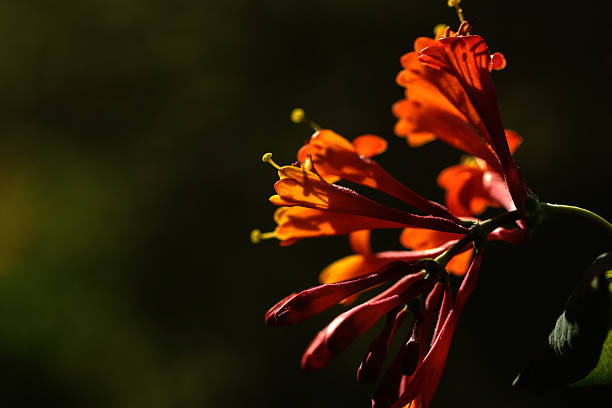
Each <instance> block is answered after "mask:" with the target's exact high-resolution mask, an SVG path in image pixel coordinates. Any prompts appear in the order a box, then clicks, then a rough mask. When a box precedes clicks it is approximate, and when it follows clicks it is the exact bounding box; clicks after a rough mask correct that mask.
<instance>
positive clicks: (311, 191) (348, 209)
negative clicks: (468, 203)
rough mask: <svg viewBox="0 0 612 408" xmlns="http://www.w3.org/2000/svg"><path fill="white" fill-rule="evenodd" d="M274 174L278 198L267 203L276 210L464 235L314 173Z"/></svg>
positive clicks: (448, 223) (286, 169) (449, 223)
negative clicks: (297, 209) (311, 211)
mask: <svg viewBox="0 0 612 408" xmlns="http://www.w3.org/2000/svg"><path fill="white" fill-rule="evenodd" d="M313 169H314V168H313ZM278 174H279V177H280V180H279V181H277V182H276V184H275V185H274V189H275V190H276V192H277V193H278V195H275V196H272V197H270V201H271V202H272V203H273V204H276V205H278V206H301V207H307V208H313V209H317V210H325V211H329V212H332V213H339V214H346V215H358V216H363V217H370V218H374V219H378V220H383V221H390V222H395V223H399V224H404V225H405V226H415V227H422V228H431V229H435V230H439V231H445V232H456V233H461V232H466V231H467V229H466V228H465V227H463V226H461V225H459V224H457V223H456V222H454V221H453V220H449V219H446V218H440V217H434V216H420V215H415V214H410V213H407V212H405V211H400V210H396V209H393V208H389V207H386V206H384V205H382V204H379V203H376V202H375V201H372V200H370V199H368V198H366V197H364V196H362V195H360V194H358V193H356V192H355V191H353V190H351V189H348V188H346V187H341V186H338V185H336V184H329V183H327V182H326V181H325V180H323V179H322V178H321V176H319V175H318V174H317V173H315V172H313V171H311V170H307V169H306V168H301V167H295V166H283V167H281V168H279V171H278ZM359 229H363V227H362V228H359Z"/></svg>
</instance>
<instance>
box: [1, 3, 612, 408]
mask: <svg viewBox="0 0 612 408" xmlns="http://www.w3.org/2000/svg"><path fill="white" fill-rule="evenodd" d="M445 3H446V2H445V1H444V0H438V1H419V2H416V1H407V0H403V1H385V2H380V1H374V0H364V1H361V2H355V1H345V0H338V1H310V2H304V1H302V2H293V1H270V0H259V1H247V0H233V1H231V2H213V1H208V0H204V1H181V0H177V1H173V2H170V1H153V0H148V1H144V0H130V1H119V0H89V1H64V2H48V1H17V0H6V1H3V2H1V3H0V112H1V113H0V115H1V116H0V117H1V120H0V127H1V131H0V220H1V222H0V225H2V227H3V229H2V233H1V234H0V368H1V370H0V401H2V405H3V406H19V407H30V406H31V407H38V406H41V405H43V404H44V405H45V406H58V407H98V406H99V407H234V406H235V407H238V406H246V405H249V406H262V407H286V406H294V407H312V406H320V407H337V406H343V407H344V406H369V399H368V396H369V395H370V394H371V393H372V391H373V387H372V386H367V387H363V386H357V385H356V380H355V371H356V368H357V366H358V364H359V361H360V360H361V357H362V355H363V353H364V352H365V349H366V348H367V344H368V341H367V340H368V338H369V337H370V336H371V333H369V334H368V335H366V336H365V339H362V340H360V341H359V342H357V344H355V345H354V346H352V347H351V348H350V349H349V350H347V352H345V353H344V354H343V355H341V356H339V357H338V358H337V359H336V360H335V361H334V362H332V363H331V364H330V366H329V367H328V368H326V369H324V370H322V371H320V372H315V373H304V372H302V371H300V369H299V359H300V356H301V353H302V351H303V349H304V347H305V346H306V344H307V343H308V342H309V340H310V339H311V337H312V336H314V334H315V333H316V331H317V330H319V329H320V328H321V327H323V325H324V324H325V323H326V322H327V321H328V320H329V319H330V318H331V317H332V316H334V315H335V314H337V313H338V312H339V311H341V310H342V308H341V307H338V308H336V309H334V310H333V311H331V312H330V313H328V314H325V315H324V316H322V317H318V318H314V319H312V320H311V321H308V322H305V323H304V324H301V325H299V326H297V327H291V328H282V329H276V328H270V327H267V326H265V325H264V322H263V316H264V313H265V311H266V310H267V308H268V307H270V306H271V305H273V304H274V303H276V301H277V300H279V299H281V298H282V297H284V296H285V295H287V294H288V293H290V292H291V291H294V290H298V289H301V288H305V287H308V286H311V285H313V284H314V283H315V282H316V278H317V275H318V273H319V271H320V270H321V269H322V268H323V267H324V266H325V265H327V264H328V263H329V262H331V261H333V260H335V259H337V258H339V257H341V256H344V255H347V254H348V253H349V247H348V244H347V242H346V239H345V238H342V237H340V238H329V239H325V240H311V241H305V242H300V243H298V244H296V245H294V246H292V247H289V248H279V247H278V246H277V245H276V244H275V243H273V242H264V243H262V244H260V245H259V246H254V245H252V244H251V243H250V242H249V231H250V230H251V229H252V228H255V227H260V228H262V229H263V230H270V229H272V228H273V227H274V224H273V221H272V218H271V216H272V212H273V209H274V208H273V206H272V205H271V204H269V203H268V202H267V197H268V196H269V195H270V194H272V192H273V189H272V183H273V182H274V181H275V180H276V175H275V172H274V171H273V170H272V169H271V168H270V167H269V166H267V165H264V164H263V163H261V161H260V157H261V154H262V153H264V152H266V151H273V152H274V154H275V158H276V159H277V160H278V161H279V162H280V163H289V162H292V161H293V160H294V157H295V156H294V155H295V152H296V150H297V148H298V147H299V146H300V145H301V144H302V143H303V141H304V140H306V139H307V138H308V137H309V136H310V132H309V130H308V129H307V128H305V127H302V126H296V125H293V124H291V123H290V122H289V112H290V110H291V109H292V108H293V107H295V106H301V107H303V108H304V109H305V110H306V111H307V113H308V114H309V115H310V116H311V117H312V118H313V119H314V120H315V121H317V122H318V123H320V124H322V125H324V126H325V127H330V128H332V129H335V130H336V131H338V132H339V133H341V134H343V135H345V136H347V137H348V138H353V137H355V136H357V135H359V134H363V133H376V134H379V135H381V136H384V137H386V138H387V139H388V140H389V142H390V149H389V151H388V152H387V153H385V154H384V155H383V156H381V158H380V162H381V163H382V164H383V165H384V166H385V167H386V168H387V169H388V170H389V171H390V172H391V173H392V174H394V175H396V176H397V177H398V178H399V179H401V180H403V181H405V182H406V183H407V184H408V185H409V186H411V187H413V188H414V189H415V190H416V191H418V192H421V193H422V194H424V195H426V196H428V197H431V198H435V199H437V200H441V199H442V197H443V192H442V191H441V190H440V189H439V188H438V187H437V186H436V184H435V177H436V175H437V173H438V172H439V171H440V170H441V169H442V168H443V167H445V166H448V165H451V164H454V163H456V162H457V160H458V159H459V157H460V153H458V152H457V151H454V150H452V149H451V148H449V147H447V146H444V145H442V144H440V143H434V144H430V145H427V146H425V147H422V148H420V149H411V148H409V147H408V146H407V145H406V144H405V142H404V141H403V140H400V139H398V138H396V137H395V136H394V135H393V133H392V128H393V124H394V118H393V116H392V115H391V113H390V108H391V105H392V103H393V102H395V101H396V100H398V99H400V98H401V97H402V95H403V93H402V91H403V90H402V89H401V88H400V87H399V86H397V85H396V84H395V82H394V80H395V76H396V74H397V72H399V70H400V65H399V58H400V56H401V55H402V54H403V53H405V52H408V51H410V50H411V49H412V44H413V40H414V39H415V38H416V37H417V36H419V35H428V36H430V35H431V33H432V28H433V27H434V26H435V25H436V24H438V23H449V24H453V25H456V24H457V21H456V16H455V15H454V12H453V10H452V9H449V8H447V7H446V4H445ZM463 3H464V4H463V6H464V11H465V14H466V16H467V17H472V16H475V15H477V16H479V19H478V21H477V23H476V24H475V31H476V32H477V33H479V34H482V35H483V36H485V37H486V39H487V42H488V44H489V46H490V48H491V49H492V50H495V51H498V50H499V51H502V52H503V53H504V54H505V55H506V57H507V59H508V67H507V68H506V70H505V71H502V72H499V73H495V81H496V85H497V87H498V93H499V96H500V104H501V107H502V116H503V118H504V121H505V124H506V127H509V128H512V129H515V130H517V131H519V133H520V134H521V135H522V136H523V137H524V138H525V142H524V144H523V146H522V147H521V148H520V150H519V152H518V153H517V160H518V161H519V164H520V165H521V167H522V169H523V172H524V174H525V177H526V179H527V183H528V184H529V186H530V187H531V188H532V189H533V190H534V191H535V192H536V193H537V194H539V195H540V197H541V198H543V199H544V200H546V201H549V202H562V203H570V204H576V205H582V206H585V207H587V208H589V209H592V210H594V211H596V212H598V213H599V214H601V215H603V216H606V217H608V218H609V217H611V216H612V211H611V206H610V205H611V202H612V196H611V195H610V184H609V176H610V172H611V170H612V164H611V162H610V159H609V157H610V147H611V146H612V142H611V141H610V106H611V105H610V92H611V91H612V89H611V84H612V35H611V33H610V26H611V23H612V6H610V3H609V2H607V1H599V2H591V1H581V2H579V3H575V4H573V5H572V6H571V7H560V6H559V3H558V2H534V1H513V2H491V1H484V0H480V1H477V0H469V1H464V2H463ZM380 238H381V239H382V238H383V236H381V237H380ZM384 238H385V240H387V242H382V244H377V245H380V247H381V248H392V247H396V246H397V243H396V242H395V241H393V239H394V238H393V236H391V235H384ZM603 238H604V237H603V235H602V234H601V233H600V232H599V231H597V230H595V229H593V228H592V227H590V226H588V225H585V224H583V223H581V222H580V221H579V220H567V221H566V223H564V224H551V225H545V226H544V227H542V228H541V230H540V231H539V232H538V233H537V234H536V235H535V236H534V237H533V239H532V240H531V242H530V243H529V245H527V246H524V247H520V248H512V247H510V246H509V245H503V244H500V245H491V247H490V248H489V250H488V252H489V253H488V254H487V256H486V257H485V261H484V266H483V270H482V273H481V280H480V284H479V288H478V290H477V291H476V293H475V294H474V295H473V297H472V299H471V300H470V302H469V303H468V306H467V308H466V310H465V313H464V316H463V317H462V322H461V324H460V326H459V329H458V331H457V334H456V338H455V342H454V344H453V347H452V349H451V353H450V356H449V362H448V365H447V368H446V371H445V375H444V377H443V380H442V383H441V385H440V388H439V391H438V394H437V396H436V399H435V401H434V406H437V407H444V406H454V407H456V406H468V407H489V406H491V404H493V403H494V404H495V406H499V407H511V406H512V407H514V406H517V405H519V406H525V407H527V406H529V407H541V406H553V405H554V406H559V407H564V406H567V407H569V406H575V405H576V404H581V405H582V406H595V405H597V404H598V400H599V399H600V398H603V397H605V396H608V397H609V396H610V388H605V387H604V388H594V389H582V390H581V389H573V390H567V391H563V392H559V393H555V394H550V395H545V396H540V397H533V396H531V395H528V394H523V393H517V392H514V391H513V390H512V389H511V387H510V384H511V382H512V380H513V378H514V377H515V375H516V374H517V373H518V372H519V370H520V369H521V368H523V367H524V366H525V364H526V363H527V361H528V360H529V358H530V353H531V351H532V350H533V349H534V348H535V347H536V346H537V345H538V344H539V343H540V342H541V341H543V339H544V338H545V336H546V334H547V332H548V330H549V329H550V327H551V325H552V324H553V323H554V320H555V319H556V316H557V315H558V314H559V313H560V311H561V310H562V306H563V303H564V301H565V299H566V298H567V296H568V295H569V293H570V292H571V289H572V287H573V286H574V285H575V283H576V281H577V279H578V277H579V276H580V274H581V273H582V271H583V270H584V269H586V267H587V266H588V265H589V263H590V262H591V260H592V258H593V257H594V256H595V255H597V254H599V253H601V252H604V251H605V250H607V249H608V248H606V244H605V243H604V241H603Z"/></svg>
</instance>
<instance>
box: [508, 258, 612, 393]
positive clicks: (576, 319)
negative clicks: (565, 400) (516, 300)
mask: <svg viewBox="0 0 612 408" xmlns="http://www.w3.org/2000/svg"><path fill="white" fill-rule="evenodd" d="M611 269H612V251H611V252H608V253H606V254H603V255H601V256H600V257H598V258H597V259H596V260H595V262H593V263H592V264H591V266H590V267H589V268H588V269H587V271H586V273H585V274H584V276H583V277H582V279H581V280H580V282H579V283H578V285H577V286H576V288H575V289H574V291H573V292H572V294H571V295H570V297H569V298H568V300H567V302H566V304H565V310H564V312H563V313H562V314H561V316H559V318H558V319H557V322H556V324H555V327H554V329H553V330H552V331H551V333H550V335H549V336H548V339H547V340H546V342H545V343H544V345H543V347H542V350H541V351H540V352H539V353H538V354H537V356H536V357H535V358H534V359H533V361H531V363H530V364H529V365H528V366H527V368H526V369H525V370H523V372H522V373H521V374H520V375H519V376H518V377H517V378H516V379H515V380H514V384H513V385H514V386H515V387H520V388H527V389H529V390H531V391H532V392H535V393H540V392H544V391H551V390H555V389H559V388H562V387H565V386H568V385H570V384H573V383H576V382H578V381H580V380H582V379H585V380H586V378H585V377H587V376H589V373H591V372H594V371H595V370H596V367H598V366H599V364H598V363H599V362H600V357H601V356H602V355H603V354H602V349H603V345H604V342H605V341H607V340H606V339H607V338H608V340H609V336H608V332H609V331H610V325H611V324H610V323H611V319H610V316H611V310H610V305H611V301H610V298H611V296H610V288H609V283H608V280H607V274H606V272H607V271H609V270H611ZM609 350H610V349H609V348H608V344H606V354H605V356H608V354H607V353H608V351H609ZM610 351H612V350H610ZM610 361H611V360H610V359H608V361H607V362H606V361H604V362H602V365H603V368H602V371H600V372H599V374H593V375H597V378H598V379H600V378H603V377H602V376H605V377H608V376H609V375H610V373H609V371H610V367H611V366H610ZM589 381H590V380H589ZM606 382H610V381H606Z"/></svg>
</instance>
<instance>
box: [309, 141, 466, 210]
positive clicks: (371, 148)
mask: <svg viewBox="0 0 612 408" xmlns="http://www.w3.org/2000/svg"><path fill="white" fill-rule="evenodd" d="M386 146H387V142H386V141H385V140H384V139H382V138H380V137H378V136H374V135H363V136H360V137H358V138H356V139H355V140H354V141H353V143H352V144H351V143H350V142H349V141H348V140H346V139H345V138H343V137H342V136H340V135H338V134H337V133H335V132H333V131H331V130H326V129H324V130H320V131H318V132H316V133H315V134H314V135H312V137H311V138H310V141H309V142H308V144H307V145H305V146H304V147H302V149H300V151H299V153H298V160H300V162H302V163H303V162H304V161H305V160H306V157H308V155H309V156H310V158H311V159H312V162H313V163H314V165H315V167H316V169H317V171H318V173H319V174H320V175H321V177H322V178H323V179H324V180H325V181H327V182H328V183H332V182H334V181H337V180H339V179H344V180H348V181H351V182H353V183H357V184H361V185H364V186H368V187H372V188H375V189H378V190H381V191H383V192H385V193H387V194H390V195H392V196H394V197H396V198H399V199H400V200H403V201H406V202H407V203H408V204H410V205H412V206H414V207H416V208H418V209H420V210H422V211H424V212H426V213H428V214H432V215H436V216H439V217H442V218H449V219H453V220H455V221H457V220H456V219H455V218H454V217H453V216H452V215H451V214H450V213H449V212H448V210H447V209H446V208H444V207H443V206H441V205H440V204H438V203H435V202H432V201H430V200H427V199H426V198H425V197H422V196H420V195H419V194H417V193H415V192H414V191H412V190H411V189H409V188H408V187H406V186H405V185H404V184H403V183H401V182H399V181H398V180H397V179H395V178H394V177H392V176H391V175H390V174H389V173H387V172H386V171H385V170H384V169H383V168H382V167H380V166H379V165H378V164H377V163H376V162H374V161H372V160H370V159H369V158H368V157H369V156H372V155H374V154H378V153H380V152H382V151H383V150H384V149H386Z"/></svg>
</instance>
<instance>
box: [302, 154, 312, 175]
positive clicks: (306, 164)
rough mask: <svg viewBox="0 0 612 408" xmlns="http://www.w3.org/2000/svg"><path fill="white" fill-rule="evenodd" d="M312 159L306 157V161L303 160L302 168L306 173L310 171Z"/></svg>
mask: <svg viewBox="0 0 612 408" xmlns="http://www.w3.org/2000/svg"><path fill="white" fill-rule="evenodd" d="M312 167H313V166H312V157H310V155H308V156H307V157H306V160H304V164H302V168H303V169H304V170H306V171H312Z"/></svg>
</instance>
